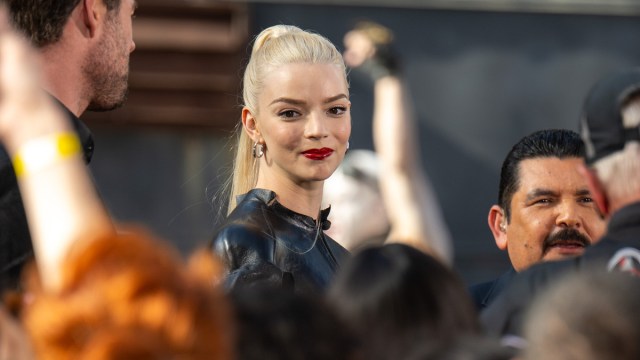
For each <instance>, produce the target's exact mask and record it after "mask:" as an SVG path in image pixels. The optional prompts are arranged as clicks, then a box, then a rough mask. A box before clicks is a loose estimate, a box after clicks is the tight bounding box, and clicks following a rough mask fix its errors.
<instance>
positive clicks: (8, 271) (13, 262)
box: [0, 103, 93, 292]
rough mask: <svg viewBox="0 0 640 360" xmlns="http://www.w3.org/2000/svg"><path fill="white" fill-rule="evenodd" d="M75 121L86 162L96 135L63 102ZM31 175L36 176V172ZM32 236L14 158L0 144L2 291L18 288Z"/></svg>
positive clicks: (68, 114)
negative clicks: (14, 166) (15, 170)
mask: <svg viewBox="0 0 640 360" xmlns="http://www.w3.org/2000/svg"><path fill="white" fill-rule="evenodd" d="M60 106H61V107H62V108H63V109H64V110H65V113H66V114H67V116H68V118H69V121H71V123H72V124H73V126H74V128H75V130H76V132H77V134H78V137H79V138H80V142H81V143H82V147H83V150H84V158H85V161H86V162H87V163H89V161H90V160H91V157H92V155H93V137H92V135H91V132H90V131H89V129H88V128H87V126H86V125H85V124H83V123H82V122H81V121H80V119H78V117H76V116H75V115H74V114H73V113H72V112H71V111H69V109H67V108H66V107H64V105H62V104H61V103H60ZM32 176H37V174H34V175H32ZM32 255H33V248H32V246H31V236H30V234H29V227H28V225H27V219H26V215H25V212H24V206H23V204H22V198H21V196H20V189H19V188H18V183H17V180H16V176H15V172H14V170H13V166H12V164H11V159H10V158H9V155H8V154H7V151H6V150H5V148H4V147H3V146H1V145H0V292H2V291H4V290H8V289H15V288H16V287H17V285H18V281H19V277H20V271H21V270H22V266H23V265H24V264H25V263H26V262H27V261H28V260H29V259H30V258H31V257H32Z"/></svg>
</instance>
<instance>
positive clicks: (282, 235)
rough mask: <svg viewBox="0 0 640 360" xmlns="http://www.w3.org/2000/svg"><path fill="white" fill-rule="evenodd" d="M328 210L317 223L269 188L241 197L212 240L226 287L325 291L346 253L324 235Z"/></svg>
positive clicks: (308, 291)
mask: <svg viewBox="0 0 640 360" xmlns="http://www.w3.org/2000/svg"><path fill="white" fill-rule="evenodd" d="M328 215H329V209H327V210H323V211H322V212H321V217H320V219H319V221H318V223H317V224H316V222H315V221H314V220H313V219H312V218H310V217H308V216H305V215H302V214H298V213H296V212H294V211H292V210H289V209H287V208H285V207H284V206H282V205H281V204H280V203H278V201H277V200H276V194H275V193H274V192H273V191H270V190H264V189H253V190H251V191H250V192H248V193H247V194H245V195H243V196H242V198H241V200H240V201H239V202H238V205H237V207H236V208H235V209H234V210H233V212H231V214H229V217H228V218H227V219H226V221H225V222H224V224H223V225H222V227H221V228H220V230H219V231H218V232H217V234H216V235H215V236H214V239H213V243H212V249H213V251H214V253H215V254H216V255H218V256H219V257H220V258H221V259H222V260H223V262H224V265H225V267H226V270H227V271H228V275H227V277H226V280H225V285H226V286H227V288H228V289H230V290H231V289H236V288H241V287H251V286H254V285H264V284H270V285H276V286H281V287H288V288H292V289H294V290H295V291H296V292H302V293H317V292H322V291H323V290H324V289H326V288H327V287H328V285H329V283H330V281H331V280H332V278H333V275H334V273H335V272H336V270H337V269H338V268H339V266H340V264H341V263H342V262H343V261H344V260H345V259H346V258H347V257H348V255H349V252H348V251H347V250H345V249H344V248H343V247H342V246H340V245H339V244H338V243H337V242H335V241H334V240H333V239H331V238H330V237H329V236H327V235H325V234H324V231H323V230H326V229H328V228H329V226H330V223H329V221H328V220H327V216H328Z"/></svg>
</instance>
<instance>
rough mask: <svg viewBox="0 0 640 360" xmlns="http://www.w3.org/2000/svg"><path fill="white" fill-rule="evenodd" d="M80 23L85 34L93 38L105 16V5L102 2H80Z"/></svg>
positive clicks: (88, 0) (93, 0) (95, 0)
mask: <svg viewBox="0 0 640 360" xmlns="http://www.w3.org/2000/svg"><path fill="white" fill-rule="evenodd" d="M79 6H81V12H82V21H83V25H84V28H85V29H86V31H87V34H88V35H89V36H90V37H95V36H96V34H97V32H98V29H99V27H100V25H101V23H103V22H104V20H105V19H106V16H107V5H106V4H105V3H104V1H103V0H81V1H80V4H79Z"/></svg>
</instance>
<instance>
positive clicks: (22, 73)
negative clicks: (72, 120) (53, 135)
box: [0, 8, 51, 141]
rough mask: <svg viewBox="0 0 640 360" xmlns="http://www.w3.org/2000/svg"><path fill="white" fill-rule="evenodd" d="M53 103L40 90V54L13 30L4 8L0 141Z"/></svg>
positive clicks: (0, 50)
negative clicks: (28, 117)
mask: <svg viewBox="0 0 640 360" xmlns="http://www.w3.org/2000/svg"><path fill="white" fill-rule="evenodd" d="M50 103H51V101H50V100H49V99H47V95H46V94H45V93H44V91H43V90H41V88H40V71H39V61H38V56H37V54H36V53H35V51H33V49H31V47H30V46H29V45H28V43H27V42H26V41H25V40H24V39H23V38H21V37H20V36H18V35H17V34H16V33H15V32H14V31H13V29H12V28H11V26H10V25H9V20H8V17H7V12H6V10H5V9H4V8H2V9H0V140H3V141H4V140H6V137H7V133H8V132H9V131H16V130H12V129H15V127H16V126H17V125H18V124H20V123H22V122H26V121H27V120H28V119H27V118H26V116H25V115H29V114H40V110H42V109H43V105H44V106H45V107H48V106H49V104H50ZM47 109H48V108H47ZM38 118H39V117H38Z"/></svg>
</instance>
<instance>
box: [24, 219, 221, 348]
mask: <svg viewBox="0 0 640 360" xmlns="http://www.w3.org/2000/svg"><path fill="white" fill-rule="evenodd" d="M214 274H215V275H218V276H219V275H220V265H219V264H218V263H217V262H216V261H214V260H213V258H211V257H210V255H208V253H206V252H200V253H196V254H195V255H194V256H192V258H191V261H190V262H189V264H188V265H184V264H183V262H182V261H181V260H180V259H179V256H178V255H177V254H176V253H174V252H173V251H172V250H171V249H170V248H169V247H167V246H166V245H163V244H161V243H159V242H158V241H157V240H155V239H153V238H152V237H150V236H149V235H148V234H146V233H144V232H141V231H134V232H131V233H126V234H122V235H117V236H113V237H111V238H104V239H99V240H96V241H92V242H90V243H89V245H87V246H85V247H80V248H75V249H73V251H72V252H71V254H70V256H69V258H68V261H67V262H66V263H65V267H64V269H63V283H64V285H63V288H62V290H61V291H59V292H56V293H52V292H45V291H44V290H43V289H41V288H40V286H39V284H38V281H37V278H36V277H35V276H32V277H31V279H30V280H29V284H28V288H29V290H31V291H32V292H33V299H34V301H33V303H32V304H31V305H28V306H27V307H26V308H25V312H24V314H23V322H24V324H25V326H26V328H27V330H28V332H29V333H30V336H31V338H32V341H33V344H34V347H35V350H36V353H37V355H38V358H39V359H92V360H94V359H171V358H176V359H232V358H233V357H232V347H233V344H232V336H231V334H233V327H232V323H231V319H230V318H229V317H230V315H229V312H230V310H229V307H228V304H227V301H226V299H225V298H224V297H223V294H222V293H221V292H220V291H218V289H216V288H215V287H214V286H213V284H212V278H215V275H214Z"/></svg>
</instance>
